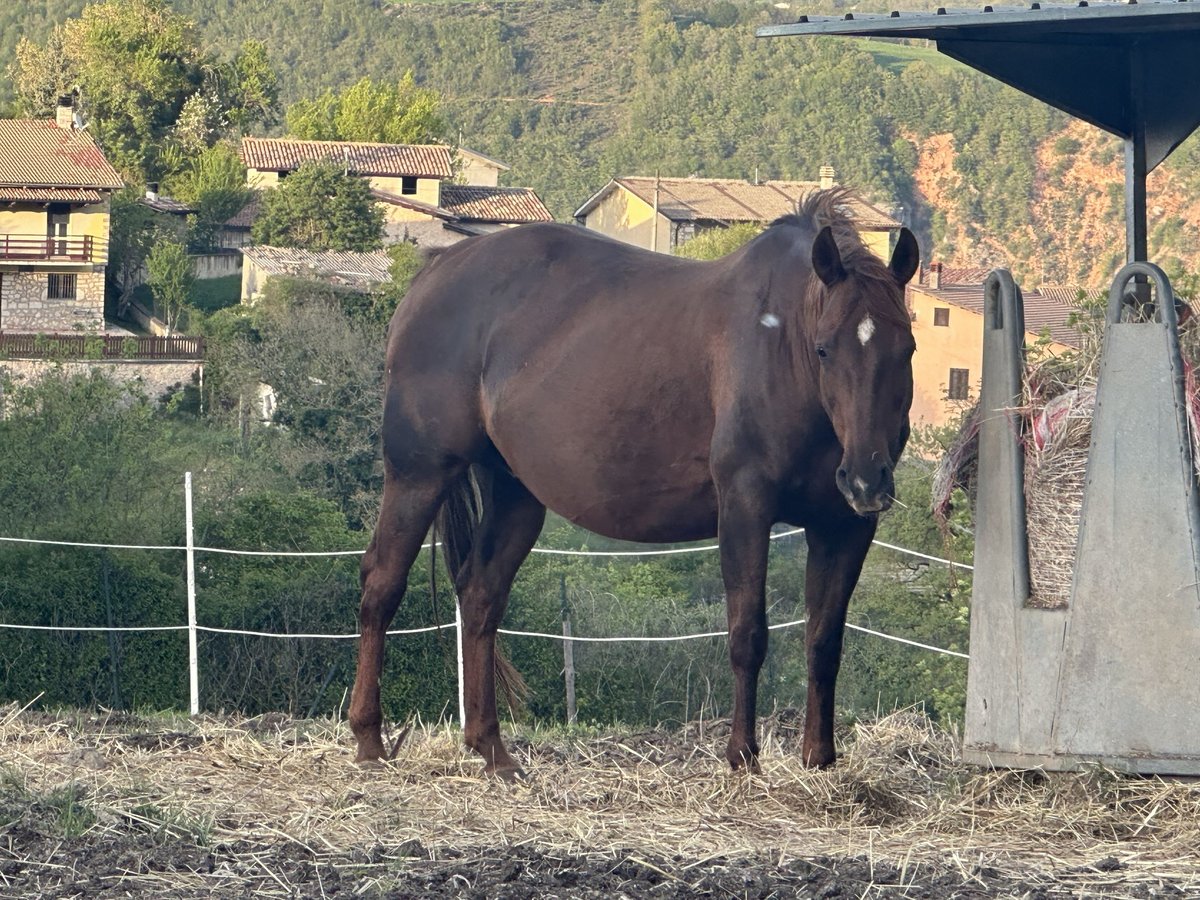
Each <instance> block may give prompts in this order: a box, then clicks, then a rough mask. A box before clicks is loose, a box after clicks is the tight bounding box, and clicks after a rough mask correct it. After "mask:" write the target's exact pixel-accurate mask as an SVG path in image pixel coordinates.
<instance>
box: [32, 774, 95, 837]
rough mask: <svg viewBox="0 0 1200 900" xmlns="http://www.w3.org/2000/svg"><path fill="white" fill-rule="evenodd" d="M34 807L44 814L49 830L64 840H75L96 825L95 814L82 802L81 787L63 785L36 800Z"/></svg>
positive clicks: (71, 784)
mask: <svg viewBox="0 0 1200 900" xmlns="http://www.w3.org/2000/svg"><path fill="white" fill-rule="evenodd" d="M35 805H36V806H37V807H38V809H39V810H40V811H41V812H42V813H43V814H44V819H43V821H46V822H47V823H48V824H49V825H50V827H51V829H52V830H53V831H54V832H56V833H57V834H60V835H62V837H64V838H77V837H80V836H82V835H83V834H85V833H86V832H87V830H88V829H89V828H91V827H92V826H93V825H95V824H96V814H95V813H94V812H93V811H92V809H91V807H89V806H88V805H87V804H86V803H84V802H83V786H82V785H78V784H75V783H74V782H72V783H70V784H64V785H62V786H61V787H57V788H54V789H53V790H52V791H50V793H48V794H45V795H44V796H42V797H40V798H38V799H37V801H36V802H35Z"/></svg>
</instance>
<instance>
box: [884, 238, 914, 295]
mask: <svg viewBox="0 0 1200 900" xmlns="http://www.w3.org/2000/svg"><path fill="white" fill-rule="evenodd" d="M920 264H921V249H920V248H919V247H918V246H917V239H916V238H915V237H913V233H912V232H911V231H909V230H908V229H907V228H901V229H900V239H899V240H898V241H896V249H895V250H893V251H892V261H891V262H889V263H888V268H889V269H891V270H892V275H893V276H895V278H896V282H897V283H898V284H899V285H900V287H904V285H906V284H908V282H909V280H910V279H911V278H912V277H913V275H915V274H916V272H917V267H918V266H919V265H920Z"/></svg>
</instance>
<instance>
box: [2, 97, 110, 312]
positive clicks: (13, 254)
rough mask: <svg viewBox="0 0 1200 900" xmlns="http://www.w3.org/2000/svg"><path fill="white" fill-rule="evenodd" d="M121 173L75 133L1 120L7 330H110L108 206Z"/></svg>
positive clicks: (65, 116) (68, 116) (61, 125)
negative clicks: (106, 315)
mask: <svg viewBox="0 0 1200 900" xmlns="http://www.w3.org/2000/svg"><path fill="white" fill-rule="evenodd" d="M121 186H122V182H121V177H120V176H119V175H118V174H117V172H116V170H115V169H114V168H113V167H112V166H111V165H110V164H109V162H108V160H106V159H105V158H104V154H103V153H102V152H101V151H100V149H99V148H98V147H97V146H96V143H95V141H93V140H92V138H91V136H90V135H89V134H88V133H87V132H86V131H84V130H82V129H80V128H79V127H78V121H77V120H76V118H75V116H74V111H73V109H72V106H71V103H70V98H63V100H62V101H60V104H59V107H58V111H57V116H56V118H55V119H52V120H43V119H6V120H0V332H43V333H61V332H70V333H77V332H80V331H83V332H96V333H100V332H103V331H104V271H105V266H106V264H107V262H108V240H109V227H110V223H109V208H110V200H111V197H112V194H113V192H114V191H117V190H119V189H120V188H121Z"/></svg>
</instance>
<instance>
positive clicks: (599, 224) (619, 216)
mask: <svg viewBox="0 0 1200 900" xmlns="http://www.w3.org/2000/svg"><path fill="white" fill-rule="evenodd" d="M655 218H656V216H655V213H654V207H653V206H651V205H650V204H649V203H647V202H645V201H644V200H642V199H641V198H640V197H635V196H634V195H633V194H631V193H629V192H628V191H626V190H624V189H621V188H618V189H617V190H615V191H612V192H611V193H609V195H608V196H607V197H605V198H604V199H603V200H601V201H600V203H599V204H598V205H597V206H596V208H595V209H593V210H592V211H591V212H589V213H588V214H587V215H586V216H585V217H584V220H583V221H584V226H585V227H587V228H590V229H592V230H593V231H598V232H600V233H601V234H604V235H607V236H608V237H611V238H616V239H617V240H618V241H624V242H625V243H626V244H633V245H634V246H635V247H644V248H646V249H647V250H658V251H660V252H662V253H670V252H671V222H670V220H669V219H668V218H667V217H666V216H664V215H662V214H659V215H658V216H657V219H658V229H657V233H655V227H654V223H655Z"/></svg>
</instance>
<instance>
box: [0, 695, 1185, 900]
mask: <svg viewBox="0 0 1200 900" xmlns="http://www.w3.org/2000/svg"><path fill="white" fill-rule="evenodd" d="M799 727H800V726H799V723H797V722H796V721H795V717H794V716H792V717H789V716H787V715H780V716H777V717H773V718H772V719H769V720H767V721H766V722H765V723H764V724H763V737H764V740H763V774H762V775H761V776H756V777H748V776H745V775H741V774H733V773H730V772H729V771H728V769H727V766H726V764H725V762H724V758H723V756H722V751H723V747H724V736H725V734H726V733H727V726H724V727H723V726H722V723H710V724H709V725H707V726H705V727H701V726H697V725H693V726H690V727H689V728H687V729H685V730H684V731H683V732H681V733H675V734H670V735H668V734H665V733H662V732H657V731H652V732H645V733H641V734H628V733H626V734H623V735H599V734H590V735H578V734H577V735H576V736H571V735H562V734H558V735H539V734H536V733H535V734H533V735H529V736H521V735H518V736H517V737H516V738H515V739H514V741H513V744H514V746H515V752H516V755H517V757H518V759H519V760H520V761H521V763H522V765H524V766H525V768H526V770H527V771H528V772H529V774H530V776H531V777H530V779H529V780H528V781H527V782H525V783H520V784H516V785H509V784H506V783H501V782H498V781H494V780H490V779H485V778H483V777H481V774H480V770H481V766H480V764H479V762H478V761H477V760H476V759H474V758H472V757H471V756H469V755H468V754H467V753H466V752H465V751H464V750H463V749H462V747H461V745H460V742H459V740H458V736H457V731H456V730H453V729H449V728H446V727H420V726H419V727H417V728H416V729H415V731H414V733H413V734H412V735H411V736H410V737H409V739H408V741H407V742H406V744H405V745H404V748H403V750H402V751H401V757H402V758H401V759H399V760H397V761H395V762H392V763H388V764H385V765H382V766H380V767H377V768H374V769H367V770H364V769H363V768H360V767H359V766H356V765H355V764H354V763H353V761H352V760H353V752H352V744H353V742H352V740H351V738H350V736H349V734H348V730H347V729H346V727H345V726H344V725H343V724H341V723H335V722H330V721H316V722H312V721H302V722H300V721H293V720H288V719H284V718H282V717H278V718H273V719H268V720H263V719H258V720H249V721H232V720H228V719H220V718H215V717H203V718H200V719H198V720H196V721H194V722H193V721H189V720H186V719H177V720H167V721H164V720H161V719H159V720H146V719H138V718H136V717H129V716H120V715H117V714H114V715H112V716H109V717H103V716H101V717H87V716H82V715H47V714H43V713H35V712H28V711H20V710H17V709H14V708H9V709H8V710H7V711H5V712H3V713H0V766H2V776H3V783H4V785H5V786H6V791H5V795H6V796H5V802H6V803H7V804H8V806H9V808H8V810H7V812H6V815H5V820H8V819H11V818H12V816H13V811H12V809H11V805H12V803H13V802H14V800H13V798H14V796H16V795H18V794H19V795H20V797H24V798H26V801H27V802H29V803H33V804H36V803H38V802H41V803H42V804H43V805H45V802H46V801H45V798H47V797H51V796H58V797H60V798H61V797H62V796H64V791H65V792H66V793H67V794H69V795H70V796H72V797H74V798H75V802H76V803H77V804H78V806H79V807H80V808H81V809H86V810H87V811H88V813H87V815H86V816H81V817H79V819H78V821H77V823H76V824H77V825H81V826H82V834H84V836H88V837H90V838H91V839H93V843H95V839H97V838H103V837H104V836H105V834H106V833H108V832H111V833H112V834H113V835H117V834H119V833H127V832H128V831H129V830H130V829H131V828H132V829H134V830H143V831H150V832H156V833H159V834H168V835H176V836H180V837H186V838H188V840H190V841H192V842H194V843H196V844H198V845H201V846H204V845H208V846H211V845H214V844H223V845H226V846H227V847H243V848H245V850H244V853H243V856H244V858H243V859H242V861H241V865H242V866H243V868H254V867H255V866H261V867H263V868H266V869H267V870H268V874H271V878H267V877H266V876H262V883H263V884H264V885H265V888H264V889H269V890H268V892H273V891H274V885H275V884H278V888H279V891H278V894H279V896H289V895H291V894H292V893H293V889H294V887H295V886H294V885H292V884H290V882H289V877H291V876H289V875H287V874H286V873H283V872H276V873H274V874H272V873H271V872H270V859H271V858H272V857H270V855H269V854H268V853H267V852H266V851H265V850H264V849H263V848H270V847H272V846H279V845H286V846H290V847H297V848H304V850H306V851H307V853H308V854H311V857H312V859H314V860H321V859H327V860H338V859H342V860H349V859H354V860H356V862H355V863H354V865H355V866H356V869H355V871H356V872H357V873H358V876H359V878H360V882H359V888H360V889H361V890H364V891H367V892H370V890H372V889H373V888H372V885H373V884H374V882H373V880H372V879H375V878H377V879H378V882H379V883H378V885H376V886H375V887H376V888H377V889H380V890H382V889H383V886H385V885H386V880H387V878H388V877H389V873H390V872H392V871H394V869H395V864H396V860H397V859H398V858H400V857H403V856H405V855H406V854H405V852H404V851H403V847H404V845H405V844H406V842H413V841H416V842H419V844H420V846H421V847H423V848H425V850H426V851H428V852H430V853H432V854H434V855H436V854H437V853H438V852H440V851H445V852H449V851H451V850H453V851H454V852H456V853H462V852H464V849H466V850H470V848H479V852H480V853H483V852H485V850H486V848H505V847H507V848H512V847H521V846H524V847H529V848H536V850H537V852H538V853H542V854H561V855H564V856H566V855H569V856H576V857H578V856H588V855H595V854H610V855H614V856H618V857H622V858H625V859H629V858H631V857H629V853H630V850H629V848H638V852H639V853H640V854H643V856H642V857H641V859H642V860H643V861H648V860H653V859H676V860H681V859H682V860H690V861H692V862H690V863H680V864H679V868H677V870H676V871H674V872H672V873H663V874H664V875H665V876H667V877H669V878H671V879H675V880H681V879H682V880H686V878H687V875H686V872H687V871H688V870H689V869H690V868H691V867H692V866H694V865H700V864H701V863H703V862H705V861H707V860H711V859H714V858H718V857H720V858H731V859H736V858H738V857H749V856H759V857H761V855H762V854H764V853H766V854H769V855H770V856H771V857H772V858H774V859H777V860H778V861H779V864H780V865H782V864H784V863H785V862H786V861H787V860H789V859H792V860H794V859H813V858H815V857H825V856H828V857H865V858H866V859H868V860H870V863H871V865H872V866H874V865H875V864H876V863H878V864H879V865H881V866H883V865H885V864H886V865H889V866H891V867H893V871H894V872H898V873H899V876H898V877H899V879H900V882H901V883H904V879H905V873H907V872H912V871H914V870H915V869H917V868H919V867H921V866H929V865H932V866H936V867H939V868H940V869H942V870H945V869H946V867H950V868H951V869H957V870H961V874H962V880H963V884H969V883H971V882H972V881H973V880H978V877H979V873H980V872H983V871H990V872H999V873H1002V874H1004V875H1005V876H1007V877H1011V878H1014V879H1020V880H1022V881H1023V883H1024V884H1027V885H1030V886H1031V887H1040V888H1049V889H1056V890H1064V889H1069V890H1070V891H1071V892H1075V891H1093V892H1099V891H1101V890H1109V889H1112V888H1114V886H1119V887H1120V888H1121V890H1120V891H1118V895H1123V896H1135V895H1136V896H1149V895H1150V894H1148V893H1147V891H1148V890H1151V889H1152V888H1153V887H1154V886H1155V885H1161V884H1163V883H1164V882H1169V883H1172V884H1174V885H1175V886H1176V887H1178V888H1180V889H1181V890H1183V891H1186V892H1195V894H1196V895H1200V863H1198V861H1197V852H1196V848H1197V847H1200V785H1197V784H1195V783H1189V782H1184V781H1171V780H1164V779H1161V778H1126V777H1119V776H1116V775H1114V774H1112V773H1109V772H1107V771H1104V770H1100V769H1097V770H1094V771H1091V772H1088V773H1084V774H1046V773H1041V772H1036V771H1035V772H989V771H981V770H978V769H974V768H969V767H967V766H965V765H963V763H962V762H961V760H960V759H959V754H958V741H957V739H956V738H955V737H954V736H952V735H949V734H947V733H945V732H943V731H939V730H938V729H936V728H935V727H933V726H932V725H931V724H930V723H929V722H928V720H926V719H925V718H924V717H923V716H921V715H919V714H916V713H912V712H902V713H897V714H893V715H891V716H887V717H885V718H882V719H880V720H879V721H876V722H872V723H869V724H860V725H856V726H854V727H853V728H852V729H849V730H847V731H846V733H845V734H843V735H841V739H842V743H843V747H842V751H843V756H842V758H841V760H840V761H839V763H838V765H837V766H836V767H835V768H833V769H831V770H827V771H811V770H808V769H805V768H803V767H801V766H800V765H799V764H798V754H797V750H798V741H799ZM37 798H41V799H40V800H38V799H37ZM2 837H3V830H0V838H2ZM7 843H8V849H7V850H5V849H4V846H3V844H4V842H3V841H2V840H0V894H5V883H6V882H7V881H8V877H7V876H6V875H5V874H4V873H5V872H10V871H13V868H12V865H11V863H13V862H21V863H24V864H35V865H55V864H58V863H56V862H55V861H54V860H53V858H51V859H48V860H47V859H23V860H21V859H16V858H15V857H16V856H18V855H19V852H18V851H17V850H15V849H14V847H15V846H16V845H14V842H13V840H12V838H11V837H10V838H9V839H8V841H7ZM60 843H61V842H60ZM41 852H43V851H39V853H41ZM6 853H7V854H8V855H7V857H6V856H5V854H6ZM256 854H257V855H256ZM408 855H411V854H408ZM1098 861H1100V864H1099V865H1098V864H1097V863H1098ZM645 864H646V865H648V866H649V867H650V868H651V869H654V870H655V871H658V870H657V869H655V866H654V865H653V864H652V863H650V862H646V863H645ZM372 872H374V873H375V874H372ZM216 875H217V876H219V875H220V872H217V873H216ZM109 877H111V878H115V879H116V880H117V883H118V884H119V885H120V886H121V887H122V888H124V889H127V890H129V891H131V892H134V893H136V892H139V891H149V890H161V889H163V888H165V887H171V888H172V889H173V890H188V889H194V890H197V891H199V890H200V889H211V887H212V884H213V879H214V877H216V876H214V875H213V873H211V872H210V873H208V874H207V875H206V874H201V873H192V874H191V875H188V874H186V873H185V874H181V873H179V872H174V873H172V874H171V875H170V876H169V878H168V877H167V876H166V875H164V874H163V873H162V872H161V871H160V872H156V871H153V870H152V868H151V867H147V866H136V865H126V866H125V869H124V870H123V871H116V872H114V873H113V874H112V875H111V876H109ZM893 877H896V876H895V875H893ZM189 879H190V881H191V882H194V883H189ZM980 883H981V884H982V882H980ZM1138 886H1141V890H1140V891H1139V892H1133V893H1131V892H1130V891H1129V890H1127V889H1130V890H1131V889H1132V888H1136V887H1138ZM321 893H322V895H324V889H322V892H321ZM1071 895H1072V896H1074V895H1076V894H1074V893H1072V894H1071ZM1110 895H1112V894H1111V893H1110Z"/></svg>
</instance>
